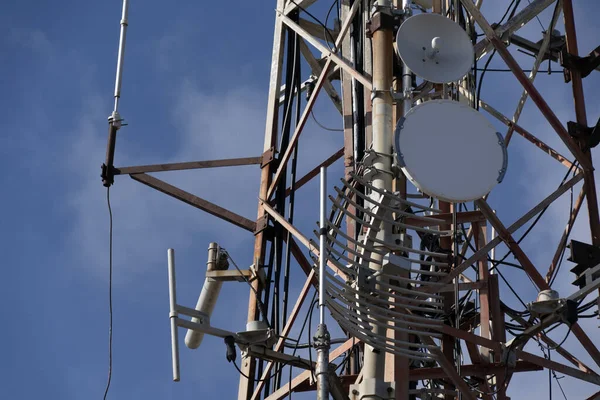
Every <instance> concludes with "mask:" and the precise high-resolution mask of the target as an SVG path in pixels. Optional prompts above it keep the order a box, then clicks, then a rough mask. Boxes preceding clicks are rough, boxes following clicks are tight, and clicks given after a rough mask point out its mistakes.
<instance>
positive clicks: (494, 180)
mask: <svg viewBox="0 0 600 400" xmlns="http://www.w3.org/2000/svg"><path fill="white" fill-rule="evenodd" d="M482 3H483V0H477V1H476V2H474V1H473V0H413V1H411V0H276V11H275V28H274V37H273V52H272V61H271V71H270V83H269V88H268V102H267V109H266V116H267V118H266V129H265V136H264V148H263V153H262V154H260V155H255V156H254V157H248V158H237V159H222V160H210V161H194V162H182V163H176V164H160V165H146V166H132V167H115V166H114V165H113V164H114V160H113V158H114V157H113V155H114V149H115V143H116V136H117V133H118V130H119V129H120V127H121V121H122V119H121V117H120V115H119V113H118V99H119V97H120V85H121V70H122V63H123V57H124V47H125V38H126V35H125V32H126V29H127V10H128V1H127V0H125V1H124V3H123V18H122V21H121V24H122V30H121V39H120V46H119V61H118V67H117V82H116V87H115V107H114V110H113V112H112V114H111V116H110V117H109V140H108V146H107V157H106V162H105V164H104V165H103V168H102V179H103V183H104V185H105V186H107V187H109V186H110V185H112V184H113V182H114V177H115V176H118V175H130V176H131V177H132V178H133V179H134V180H136V181H138V182H141V183H143V184H145V185H148V186H150V187H152V188H154V189H157V190H159V191H161V192H163V193H165V194H167V195H169V196H172V197H174V198H177V199H179V200H182V201H184V202H186V203H188V204H190V205H192V206H194V207H196V208H199V209H201V210H203V211H206V212H208V213H210V214H212V215H213V216H215V217H217V218H221V219H223V220H225V221H228V222H230V223H232V224H234V225H236V226H238V227H239V228H241V229H244V230H246V231H248V234H249V235H254V242H255V244H254V252H253V254H248V255H241V254H236V255H235V257H233V256H232V255H230V254H229V253H228V252H227V251H226V250H224V248H223V246H224V247H226V244H223V243H219V244H217V243H210V244H209V245H208V261H207V272H206V280H205V282H204V286H203V287H202V288H201V292H200V297H199V299H198V303H197V305H196V307H195V308H192V307H186V306H182V305H180V304H178V303H177V296H176V283H175V276H176V274H175V255H174V251H173V250H172V249H169V251H168V272H169V275H168V276H169V289H170V315H169V318H170V321H171V332H172V356H173V379H174V380H179V378H180V371H179V347H180V346H179V341H178V330H179V328H184V329H187V334H186V338H185V344H186V346H187V347H189V348H191V349H195V348H199V350H198V351H202V346H201V342H202V338H203V336H204V335H206V334H208V335H214V336H218V337H222V338H223V339H224V342H225V347H226V349H227V360H228V361H230V362H234V363H237V362H238V361H237V360H238V359H239V363H240V367H239V369H240V376H241V378H240V382H239V394H238V399H239V400H248V399H252V400H256V399H261V398H262V399H268V400H275V399H283V398H285V397H286V396H287V395H288V394H290V393H292V392H307V391H316V397H317V398H318V399H321V400H323V399H328V398H333V399H336V400H341V399H352V400H363V399H398V400H408V399H416V398H420V399H433V398H443V399H446V400H449V399H478V398H482V399H493V398H496V399H499V400H500V399H508V398H509V397H508V396H509V395H510V396H511V398H519V394H518V393H511V391H510V386H509V384H510V382H511V378H512V377H513V375H514V374H516V373H520V372H528V371H539V370H542V369H548V370H551V371H556V372H559V373H561V374H563V375H565V376H568V377H569V379H577V380H582V381H584V382H588V383H591V384H594V385H600V376H599V375H598V374H597V373H596V372H595V369H597V367H598V366H600V351H599V350H598V348H597V343H598V341H597V340H594V337H597V332H594V333H586V331H585V330H584V329H583V328H582V326H581V321H580V318H581V317H584V316H586V317H587V316H589V314H585V313H586V312H588V310H592V313H593V314H592V315H594V313H597V311H596V308H595V307H596V306H597V298H598V288H600V247H599V246H600V219H599V213H598V201H597V194H596V184H595V177H594V168H593V164H592V157H591V152H592V151H593V148H594V147H595V146H596V145H597V144H598V143H599V142H600V120H599V121H598V122H597V123H595V124H590V122H589V121H588V120H587V116H586V105H585V99H584V94H583V85H582V80H583V79H585V77H587V76H588V75H589V74H590V73H592V72H593V71H594V70H596V69H599V66H600V50H599V49H600V47H599V48H597V49H596V50H594V51H593V52H591V53H590V54H589V55H587V56H581V55H580V54H579V52H578V46H577V37H576V32H575V22H574V17H573V8H572V1H571V0H531V1H527V2H523V4H521V1H520V0H513V1H512V2H506V3H509V4H506V7H507V12H506V14H505V15H504V17H503V18H502V19H501V20H500V21H489V20H488V19H487V18H486V17H485V16H484V14H483V13H482V11H481V10H482ZM545 10H549V11H551V12H547V13H548V14H549V15H550V18H549V22H548V24H547V26H545V27H544V33H543V38H542V39H541V40H540V41H538V42H532V41H530V40H527V39H525V38H524V37H521V36H519V35H518V33H519V30H520V29H521V28H522V27H523V26H526V25H527V24H528V23H529V22H530V21H533V20H534V19H536V18H538V15H539V14H540V13H542V12H544V11H545ZM321 14H323V15H326V16H325V18H324V19H323V18H319V17H316V16H315V15H321ZM334 15H335V17H334ZM561 17H562V18H563V20H564V34H561V33H560V32H559V31H558V30H557V29H556V27H557V24H558V23H559V20H560V19H561ZM540 23H541V22H540ZM513 49H520V50H524V51H527V52H529V54H530V55H532V56H533V59H534V61H533V66H532V67H531V69H530V72H529V73H528V74H526V73H525V72H524V71H523V69H522V66H521V65H520V64H519V63H518V62H517V60H516V57H515V51H512V50H513ZM495 54H497V55H499V56H500V57H501V58H502V60H503V61H504V63H505V65H506V69H507V72H508V73H510V75H511V76H512V77H513V78H516V80H517V81H518V82H519V83H520V85H521V86H522V89H523V91H522V94H521V96H520V99H519V102H518V104H517V105H516V107H515V108H514V113H513V114H512V115H504V114H503V113H502V112H501V111H499V110H497V109H496V108H494V107H493V103H494V100H493V99H482V98H481V96H480V95H481V83H482V80H483V79H482V77H483V76H484V75H485V73H486V72H487V70H488V65H489V60H491V58H492V57H493V56H494V55H495ZM485 57H487V60H488V62H487V63H486V65H485V67H484V68H481V67H479V68H478V65H479V66H481V63H482V61H480V60H484V59H485ZM544 61H548V62H549V63H555V64H557V65H558V64H560V68H562V69H563V71H564V77H565V82H566V83H565V84H567V83H568V84H570V85H572V91H573V101H574V108H575V115H576V121H561V120H560V119H559V118H558V117H557V115H556V114H555V112H554V111H553V110H552V109H551V107H550V106H549V105H548V102H547V101H546V100H545V99H544V97H543V96H542V94H540V91H539V90H538V89H537V88H536V85H535V83H534V80H535V78H536V75H537V73H538V71H539V70H540V68H541V66H542V62H544ZM307 68H308V71H306V69H307ZM557 68H558V67H557ZM507 76H509V75H507ZM319 96H321V97H325V96H326V97H328V98H329V99H330V100H331V102H332V104H333V106H334V108H335V109H336V110H337V111H339V115H340V119H341V122H342V126H343V128H342V129H340V130H341V132H340V133H339V142H340V149H339V151H337V152H336V153H334V154H332V155H331V157H329V158H327V159H326V160H324V161H323V162H322V163H320V164H318V165H315V166H314V168H313V169H312V170H311V171H309V172H308V173H307V174H305V175H304V176H302V177H299V176H298V175H297V173H296V164H297V162H298V157H299V155H298V152H297V148H298V143H299V142H300V141H301V139H302V133H303V130H304V128H305V126H306V124H307V122H308V121H309V119H310V118H311V117H312V118H314V114H313V109H314V108H315V107H317V104H318V103H317V98H318V97H319ZM528 99H530V101H531V102H533V104H534V105H535V106H536V108H537V110H538V111H539V116H540V118H543V119H545V120H546V121H547V122H548V124H549V126H550V127H551V128H552V129H553V130H554V131H555V133H556V135H558V137H559V138H560V139H561V140H562V141H563V143H564V145H565V147H566V149H568V151H569V152H570V153H571V154H564V155H563V154H561V153H559V151H557V150H555V149H553V148H551V147H550V146H549V145H548V144H546V143H545V142H544V141H542V140H541V139H540V138H539V137H538V136H536V135H535V132H529V131H528V130H526V129H525V128H524V127H523V126H522V125H520V124H519V119H520V117H521V115H522V114H523V112H524V106H525V103H526V102H527V101H528ZM499 126H501V127H503V130H500V129H499V128H498V127H499ZM515 133H516V134H517V135H519V136H521V137H522V138H524V139H525V140H526V141H528V142H530V143H531V144H532V146H530V148H529V149H528V151H531V152H535V151H540V150H541V151H543V152H544V153H546V154H547V157H551V158H553V159H554V160H555V161H556V162H557V163H560V164H562V165H563V166H564V169H565V171H564V172H563V174H562V176H560V177H559V178H563V179H562V181H560V185H559V186H558V188H557V189H556V190H555V191H553V192H552V193H548V194H543V196H544V197H543V198H542V200H541V201H540V202H539V203H538V204H536V205H535V206H534V207H533V208H531V209H530V210H529V211H527V212H526V213H524V214H523V215H520V216H519V217H518V218H517V219H516V220H514V221H512V218H507V217H506V216H504V215H502V213H501V212H498V213H496V211H495V210H494V207H492V205H490V200H491V199H493V197H494V190H497V189H494V188H497V187H502V186H503V185H511V184H512V183H511V182H507V181H503V179H504V177H505V174H506V172H507V170H509V169H510V168H511V162H510V154H511V152H510V149H511V147H510V143H511V139H512V138H513V137H514V134H515ZM338 160H343V166H344V169H343V174H342V176H335V175H336V173H332V172H331V170H332V169H333V168H332V167H331V166H332V165H334V164H335V163H336V162H337V161H338ZM252 164H255V165H257V168H260V171H261V174H260V182H259V195H258V197H259V201H258V214H257V217H256V218H255V219H254V218H247V217H244V216H241V215H238V214H236V213H234V212H232V211H229V210H227V209H224V208H222V207H220V206H218V205H216V204H213V203H211V202H209V201H207V200H204V199H202V198H200V197H197V196H194V195H192V194H190V193H188V192H185V191H183V190H181V189H179V188H176V187H174V186H172V185H169V184H167V183H166V182H163V181H161V180H159V179H157V178H155V177H153V176H151V175H149V173H152V172H161V171H174V170H182V169H194V168H213V167H223V166H237V165H252ZM330 167H331V168H330ZM328 168H329V173H328ZM318 176H319V177H320V183H321V184H320V186H319V190H318V191H319V199H320V202H315V203H314V204H301V205H300V204H296V203H295V193H296V192H297V191H300V190H306V187H305V188H304V189H303V187H304V186H305V185H306V184H307V183H308V182H310V181H311V180H312V179H316V177H318ZM332 182H333V183H332ZM577 185H579V187H581V189H580V194H579V196H578V197H577V198H576V200H575V201H574V203H573V204H572V207H571V209H570V210H569V216H568V217H569V218H568V223H567V226H566V228H565V230H564V233H563V235H562V237H561V238H560V240H559V242H558V243H557V244H552V248H551V249H550V248H548V250H549V251H551V252H552V253H553V254H554V256H553V259H552V262H551V264H550V266H549V267H548V268H546V269H544V266H542V265H535V264H534V263H533V262H532V261H531V258H530V257H529V256H528V255H527V254H526V252H525V251H524V250H523V246H522V244H521V242H522V240H523V238H524V237H525V236H527V235H528V234H529V233H530V232H533V234H535V230H534V228H535V225H536V223H537V221H538V220H539V219H540V218H541V216H542V215H543V214H544V213H545V211H546V210H547V209H548V207H549V206H550V205H551V204H552V203H553V202H555V201H557V200H558V199H560V198H561V196H563V195H564V194H565V193H567V192H569V191H571V190H572V189H573V188H574V187H577ZM584 200H586V202H585V203H586V207H587V215H588V218H589V224H588V225H589V230H590V233H591V237H590V239H589V243H582V242H577V241H572V243H571V244H570V246H568V243H569V238H570V233H571V230H572V227H573V225H574V223H575V220H576V219H577V217H578V214H579V211H580V208H581V207H582V205H583V204H584ZM248 201H251V200H250V199H248ZM510 201H513V202H519V201H520V199H519V198H518V196H514V197H513V198H512V199H504V200H503V203H505V204H504V207H506V203H507V202H510ZM298 207H303V208H304V209H306V210H309V211H311V212H313V213H314V217H315V220H316V219H317V218H319V225H318V226H314V227H313V229H312V230H313V232H310V231H308V232H306V231H304V230H303V229H300V228H299V226H305V224H301V223H295V222H294V210H295V209H296V208H298ZM507 219H508V221H507V222H505V220H507ZM525 227H528V228H527V230H526V231H525V233H524V234H522V235H521V237H520V238H519V237H518V236H517V235H518V234H519V235H520V234H521V231H522V230H523V228H525ZM499 246H500V247H499ZM569 247H570V249H568V248H569ZM497 248H506V250H507V254H506V256H504V257H502V258H500V259H498V258H497V257H496V249H497ZM567 251H568V252H570V258H569V261H572V262H574V263H575V264H576V266H575V267H574V268H573V272H574V274H575V278H576V279H575V282H574V286H572V290H571V291H570V292H569V293H558V292H557V291H556V290H553V289H552V286H553V283H554V282H555V278H556V276H557V273H558V269H559V268H560V266H561V263H562V260H563V256H564V254H565V252H567ZM508 255H513V256H514V258H515V259H516V263H510V262H508V261H506V259H507V256H508ZM234 259H239V260H241V259H244V260H245V261H244V265H251V266H250V267H249V268H247V269H241V268H240V267H238V265H237V264H236V263H235V261H234ZM232 266H233V267H235V268H233V269H232V268H231V267H232ZM506 268H518V269H520V270H522V271H523V272H524V274H525V275H527V277H528V278H529V279H530V280H531V281H532V283H533V284H534V285H535V286H536V288H537V291H538V292H539V295H538V296H537V298H536V299H530V300H531V301H529V302H527V304H525V303H523V306H522V307H521V308H519V309H516V308H515V306H514V301H513V302H512V303H511V302H509V301H508V300H506V297H507V296H508V295H507V292H506V291H507V290H508V289H510V290H512V291H513V293H514V295H515V296H516V297H518V298H519V299H520V297H519V295H518V293H517V292H516V291H514V289H513V288H512V286H511V279H512V278H511V276H509V274H507V276H506V277H505V276H504V274H502V272H503V271H506ZM293 269H297V270H298V271H303V272H304V273H305V276H306V278H305V282H304V284H303V285H302V286H301V288H300V289H299V295H298V296H297V297H296V298H292V296H291V295H290V292H291V291H290V275H291V272H290V271H291V270H293ZM233 280H236V281H245V282H247V283H248V284H249V285H250V287H251V288H250V292H249V300H248V318H247V321H245V322H244V323H245V325H246V328H245V330H244V331H241V332H233V331H229V330H227V329H225V328H224V327H215V326H212V325H211V323H210V317H211V314H212V312H213V309H214V307H215V304H216V301H217V298H218V295H219V291H220V288H221V286H222V285H223V284H228V283H227V282H228V281H233ZM281 284H283V287H282V288H281ZM240 287H242V286H240ZM244 287H245V286H244ZM505 289H506V290H505ZM310 293H315V297H314V300H313V301H312V302H311V301H310V300H309V299H310V296H309V294H310ZM510 296H512V294H510ZM313 305H316V306H317V308H318V318H319V325H318V326H316V327H312V326H310V324H309V327H308V329H309V330H310V329H312V331H311V332H310V334H311V335H312V340H310V341H309V343H308V344H307V345H305V344H301V343H299V340H296V341H294V340H292V339H293V335H292V334H293V333H297V332H298V331H300V332H302V331H304V330H305V329H306V327H305V326H300V325H301V323H300V321H301V320H302V318H301V314H302V313H303V312H304V313H305V314H307V316H308V315H309V314H312V310H313ZM304 321H305V322H306V319H304ZM561 325H563V326H567V327H568V333H567V335H572V337H573V338H574V339H576V341H578V342H579V343H580V344H581V346H582V347H583V348H584V349H585V350H586V352H587V353H588V354H589V356H590V358H591V359H592V360H593V361H594V362H595V363H596V364H597V366H596V367H594V366H588V365H586V364H585V363H584V362H583V361H582V360H580V359H579V358H578V357H576V356H575V355H574V354H573V353H572V352H571V351H570V350H569V349H568V348H567V346H566V345H565V344H564V341H563V343H556V342H555V341H553V340H552V339H550V337H549V336H548V332H549V330H551V329H554V328H555V327H557V326H561ZM333 336H339V337H341V339H331V337H333ZM532 341H535V342H538V343H539V344H540V346H542V348H544V349H545V350H544V355H545V354H546V351H548V353H549V352H550V351H555V352H556V353H558V354H560V356H561V357H562V359H561V360H560V361H555V360H551V359H550V358H549V357H542V356H539V355H537V354H534V353H531V352H529V351H526V350H525V345H526V344H527V343H528V342H532ZM238 349H239V350H241V356H240V355H239V354H238V353H239V352H238ZM313 349H314V350H313ZM313 355H315V357H314V359H313ZM236 365H237V364H236ZM286 367H290V368H292V367H293V368H295V370H302V372H300V373H298V374H295V375H294V376H292V375H291V374H290V377H289V378H288V377H287V374H284V373H282V372H283V369H284V368H286ZM599 396H600V391H599V392H598V393H596V394H595V395H592V397H590V399H593V398H600V397H599Z"/></svg>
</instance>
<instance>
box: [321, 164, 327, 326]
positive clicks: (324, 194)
mask: <svg viewBox="0 0 600 400" xmlns="http://www.w3.org/2000/svg"><path fill="white" fill-rule="evenodd" d="M326 208H327V167H321V201H320V209H319V211H320V212H319V225H320V228H321V232H320V235H319V253H320V256H319V324H324V323H325V264H326V259H327V257H326V255H325V251H326V250H325V240H326V239H327V222H326V221H327V212H326Z"/></svg>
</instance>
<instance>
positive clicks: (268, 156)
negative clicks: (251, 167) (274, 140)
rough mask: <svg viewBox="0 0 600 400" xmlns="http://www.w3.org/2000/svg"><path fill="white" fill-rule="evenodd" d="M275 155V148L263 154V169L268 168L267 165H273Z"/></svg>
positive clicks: (261, 162) (261, 164)
mask: <svg viewBox="0 0 600 400" xmlns="http://www.w3.org/2000/svg"><path fill="white" fill-rule="evenodd" d="M275 153H276V150H275V147H271V148H269V149H268V150H267V151H265V152H264V153H263V154H262V156H261V161H260V168H261V169H262V168H264V167H266V166H267V165H269V164H271V163H272V162H273V161H275Z"/></svg>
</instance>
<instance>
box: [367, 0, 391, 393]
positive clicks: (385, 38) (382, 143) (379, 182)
mask: <svg viewBox="0 0 600 400" xmlns="http://www.w3.org/2000/svg"><path fill="white" fill-rule="evenodd" d="M378 6H380V7H379V8H378V9H377V10H378V11H377V12H380V13H381V12H390V10H391V6H392V3H391V0H379V1H378ZM386 10H387V11H386ZM393 51H394V48H393V27H388V26H382V27H380V28H379V29H377V30H375V32H373V93H372V96H371V97H372V99H373V101H372V105H373V107H372V116H373V122H372V127H373V128H372V129H373V146H372V149H373V151H374V152H375V153H376V158H375V161H374V162H373V167H374V168H375V170H376V174H375V175H374V177H373V182H372V184H373V186H374V187H376V188H378V189H382V190H388V191H391V190H392V173H391V170H392V168H391V167H392V158H391V153H392V134H393V131H394V126H393V121H392V117H393V100H392V96H391V93H390V88H391V87H392V77H393V62H394V54H393ZM378 198H379V194H378V193H376V192H374V193H372V194H371V199H372V200H373V201H372V203H371V206H374V205H375V204H376V202H377V200H378ZM390 234H391V225H390V224H388V223H382V226H381V229H380V231H379V232H378V233H377V238H378V239H379V240H381V241H383V242H384V243H385V242H388V241H389V240H390ZM378 258H379V259H380V258H381V256H378ZM379 259H378V260H377V261H375V262H371V264H370V268H371V269H372V270H379V269H381V260H379ZM378 279H379V278H378ZM373 334H374V335H381V336H385V328H383V327H381V326H373ZM384 374H385V354H383V353H382V352H380V351H377V350H376V349H374V348H373V347H371V346H368V345H365V353H364V367H363V379H364V380H367V379H375V380H376V381H383V378H384Z"/></svg>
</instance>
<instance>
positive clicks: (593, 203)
mask: <svg viewBox="0 0 600 400" xmlns="http://www.w3.org/2000/svg"><path fill="white" fill-rule="evenodd" d="M563 14H564V18H565V38H566V41H567V52H568V53H569V54H571V55H574V56H578V55H579V49H578V47H577V32H576V30H575V18H574V16H573V3H572V0H564V1H563ZM570 74H571V82H572V87H573V99H574V102H575V116H576V119H577V122H578V123H579V124H581V125H583V126H587V114H586V110H585V97H584V94H583V82H582V79H581V73H580V72H579V71H577V70H575V69H571V70H570ZM584 156H585V158H586V162H588V163H589V167H588V168H584V171H585V176H584V178H585V188H586V195H587V208H588V217H589V225H590V232H591V233H592V244H594V245H595V246H600V213H599V211H598V195H597V193H596V178H595V177H594V167H593V163H592V155H591V153H590V152H589V150H588V151H587V152H586V153H585V155H584ZM578 159H579V158H578ZM580 162H581V160H580ZM582 164H583V163H582ZM583 165H585V164H583Z"/></svg>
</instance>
